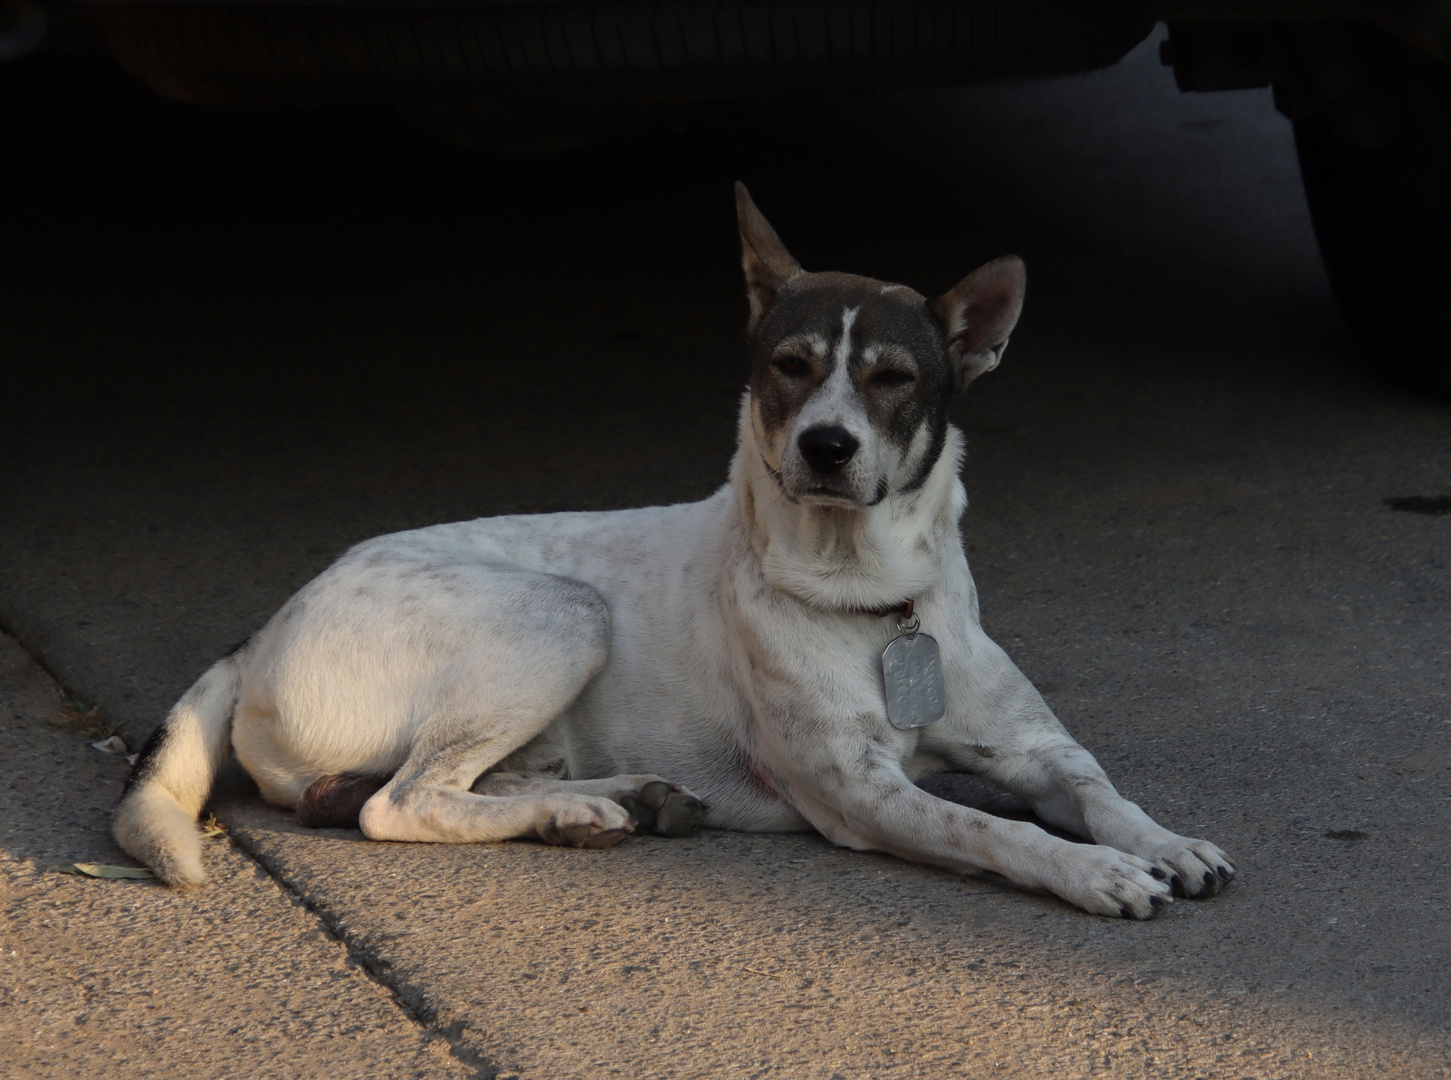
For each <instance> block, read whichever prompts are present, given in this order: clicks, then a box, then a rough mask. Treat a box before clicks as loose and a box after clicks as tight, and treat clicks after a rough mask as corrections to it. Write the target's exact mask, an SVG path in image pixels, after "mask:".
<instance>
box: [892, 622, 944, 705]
mask: <svg viewBox="0 0 1451 1080" xmlns="http://www.w3.org/2000/svg"><path fill="white" fill-rule="evenodd" d="M913 621H914V622H915V616H914V617H913ZM882 681H883V682H884V683H885V684H886V687H887V719H888V720H890V721H891V722H892V726H893V727H894V728H900V729H901V730H902V731H911V730H912V729H913V728H919V727H926V726H927V725H928V724H935V723H937V721H939V720H941V719H942V717H943V715H944V714H945V713H946V712H947V687H946V686H945V685H944V683H943V681H942V654H941V652H940V651H939V650H938V648H937V639H936V638H934V637H932V636H931V635H930V634H919V633H917V632H916V629H915V627H914V628H912V629H911V630H909V631H907V632H906V633H903V634H902V635H901V636H900V637H894V638H893V639H892V640H891V641H889V642H887V647H886V648H885V649H883V650H882Z"/></svg>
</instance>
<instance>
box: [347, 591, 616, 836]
mask: <svg viewBox="0 0 1451 1080" xmlns="http://www.w3.org/2000/svg"><path fill="white" fill-rule="evenodd" d="M490 577H491V578H492V581H491V582H488V583H487V587H486V588H485V589H484V590H483V591H482V592H481V593H480V594H479V596H477V597H473V598H472V599H475V600H484V601H486V602H487V603H489V604H490V605H492V606H493V611H492V613H491V617H489V618H488V619H487V620H482V619H481V620H480V623H481V624H482V623H483V622H485V621H487V622H489V623H493V624H494V626H493V628H492V629H493V632H492V633H484V634H480V633H478V631H477V630H476V629H475V630H474V633H473V634H472V635H471V636H470V638H469V639H468V641H469V644H468V651H467V653H466V654H465V655H463V656H461V657H460V662H459V663H458V664H455V665H453V666H452V670H450V671H448V672H447V675H446V680H447V682H446V686H445V687H444V688H442V689H440V691H439V693H438V696H437V697H436V698H435V699H434V701H433V705H434V708H433V712H432V715H431V716H429V717H428V719H427V720H425V721H424V723H423V724H422V725H421V726H420V727H419V729H418V730H417V732H416V734H415V735H414V737H413V740H412V745H411V747H410V749H409V753H408V755H407V757H406V759H405V760H404V761H403V764H402V765H401V766H400V767H399V768H398V770H397V772H395V773H394V774H393V776H392V778H391V779H389V781H388V782H387V783H386V784H384V785H383V787H382V788H381V789H380V790H379V791H378V792H377V793H376V794H375V795H373V796H372V797H371V798H369V799H368V800H367V802H366V803H364V804H363V807H362V811H361V813H360V814H359V819H358V824H359V826H360V827H361V828H362V830H363V833H364V835H366V836H367V837H369V838H370V839H373V840H405V841H406V840H417V841H432V842H436V843H475V842H480V841H495V840H510V839H515V838H520V837H537V838H539V839H542V840H545V841H548V842H550V843H561V844H570V845H573V846H576V847H608V846H611V845H612V844H615V843H618V842H619V841H620V840H622V839H624V837H625V836H626V835H627V834H628V833H630V832H631V831H633V829H634V825H635V823H634V821H633V820H632V819H631V817H630V815H629V813H628V811H626V809H625V808H624V807H623V806H621V805H620V804H619V803H618V802H615V801H613V800H612V799H610V798H608V797H607V796H605V795H596V794H585V793H581V792H560V791H531V792H523V793H517V794H479V793H476V792H474V791H471V790H470V788H471V787H472V785H473V784H474V781H475V780H476V779H477V778H478V777H479V776H480V775H481V774H483V773H484V772H485V771H487V770H488V769H490V768H492V767H493V766H495V765H497V764H498V763H499V762H500V761H502V760H503V759H504V758H505V757H507V756H508V755H509V754H511V753H513V752H514V751H516V750H517V749H519V748H520V747H521V746H523V745H525V744H526V743H528V742H529V741H530V740H531V739H534V738H535V737H536V736H538V735H539V734H540V733H542V732H543V731H544V730H545V729H546V728H547V727H548V726H549V725H550V723H552V722H553V721H554V720H555V718H556V717H558V716H559V714H560V713H561V712H563V711H564V709H565V708H567V707H568V706H569V704H570V703H571V702H572V701H573V700H574V699H575V698H576V697H577V696H578V695H579V692H580V691H581V690H582V689H583V688H584V686H585V684H586V683H588V682H589V680H590V679H592V678H593V677H594V676H595V675H596V674H597V673H598V672H599V670H600V668H601V667H603V666H604V663H605V660H606V658H607V655H608V645H609V613H608V610H607V608H606V607H605V604H604V600H603V599H602V598H601V597H600V595H599V594H598V593H597V592H595V591H594V590H593V589H592V588H590V587H589V586H587V585H584V584H581V583H580V582H577V581H571V580H569V579H565V578H556V577H550V576H548V575H541V574H527V573H520V574H514V573H511V572H507V571H505V572H497V573H492V574H491V575H490ZM471 606H472V605H471ZM505 612H513V613H515V614H516V615H517V618H516V619H514V620H510V621H509V622H508V623H507V625H506V626H504V627H500V626H499V620H498V616H499V615H500V614H503V613H505Z"/></svg>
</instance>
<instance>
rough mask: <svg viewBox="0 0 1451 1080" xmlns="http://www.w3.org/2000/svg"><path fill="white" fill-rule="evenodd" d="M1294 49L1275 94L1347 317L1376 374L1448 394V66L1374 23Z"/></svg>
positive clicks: (1325, 33) (1316, 33)
mask: <svg viewBox="0 0 1451 1080" xmlns="http://www.w3.org/2000/svg"><path fill="white" fill-rule="evenodd" d="M1311 35H1313V36H1311ZM1332 35H1333V36H1332ZM1294 46H1295V47H1294V50H1293V56H1294V59H1295V70H1296V78H1295V80H1294V81H1293V83H1292V84H1291V85H1290V86H1289V87H1277V88H1276V89H1277V91H1279V92H1280V94H1281V98H1282V108H1284V110H1285V111H1286V112H1287V113H1289V115H1290V116H1291V118H1292V119H1294V122H1295V125H1294V126H1295V143H1296V147H1297V149H1298V152H1299V158H1300V171H1301V176H1302V178H1303V180H1304V184H1305V194H1306V197H1307V200H1308V202H1309V206H1310V214H1311V217H1312V219H1313V221H1314V225H1315V233H1316V237H1317V239H1318V240H1319V243H1320V252H1321V256H1322V258H1323V260H1324V263H1325V269H1326V272H1327V274H1328V276H1329V278H1330V284H1331V287H1332V288H1333V290H1334V292H1335V296H1336V299H1337V300H1338V301H1339V303H1340V307H1341V309H1342V311H1343V312H1344V314H1345V318H1346V322H1347V323H1348V324H1349V326H1350V329H1351V331H1352V333H1354V334H1355V336H1356V338H1357V339H1358V341H1359V343H1360V345H1361V346H1362V348H1363V350H1364V353H1365V355H1366V357H1367V358H1368V359H1369V360H1370V362H1371V363H1372V364H1373V365H1374V366H1375V367H1376V368H1378V369H1379V370H1380V371H1382V372H1383V373H1385V374H1387V375H1390V376H1391V377H1393V378H1396V379H1398V380H1400V381H1402V382H1406V383H1409V384H1412V385H1414V386H1415V387H1417V388H1419V389H1422V390H1428V391H1431V392H1433V393H1436V394H1439V395H1451V69H1448V68H1447V67H1446V66H1445V65H1443V64H1440V63H1438V62H1437V61H1435V60H1433V59H1431V58H1430V57H1427V56H1425V55H1424V54H1421V53H1419V52H1416V51H1414V50H1412V49H1411V48H1409V47H1407V46H1404V45H1402V44H1400V43H1398V42H1396V41H1393V40H1391V39H1389V38H1387V37H1384V36H1383V35H1379V34H1378V33H1376V32H1375V31H1372V30H1370V29H1368V28H1358V29H1354V30H1351V29H1346V30H1344V31H1343V32H1341V33H1339V34H1338V35H1337V34H1336V32H1335V31H1334V30H1333V29H1327V28H1323V27H1322V28H1312V29H1311V30H1310V31H1309V32H1308V33H1307V34H1305V35H1301V37H1300V38H1298V39H1297V40H1296V41H1295V42H1294Z"/></svg>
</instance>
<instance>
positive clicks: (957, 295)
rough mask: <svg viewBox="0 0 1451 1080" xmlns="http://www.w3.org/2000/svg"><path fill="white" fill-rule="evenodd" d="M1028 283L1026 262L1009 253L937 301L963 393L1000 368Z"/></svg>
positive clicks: (935, 311)
mask: <svg viewBox="0 0 1451 1080" xmlns="http://www.w3.org/2000/svg"><path fill="white" fill-rule="evenodd" d="M1027 282H1028V273H1027V269H1026V268H1025V267H1024V266H1023V260H1022V259H1020V258H1018V257H1017V256H1016V255H1005V256H1003V257H1002V258H1001V259H994V260H993V261H992V262H990V263H988V264H987V265H986V266H979V267H978V268H977V269H976V270H974V271H973V272H972V273H970V274H968V275H967V277H965V278H963V279H962V280H961V281H959V282H958V283H957V284H956V285H955V286H953V287H952V289H951V290H950V291H949V292H947V293H945V294H944V295H942V296H939V297H938V298H937V299H936V300H934V301H932V304H931V309H932V314H933V315H935V316H937V321H938V322H939V323H941V324H942V336H943V338H944V339H945V340H946V342H947V356H948V359H949V360H951V361H952V379H953V384H954V386H955V387H956V389H958V390H959V391H960V390H962V389H964V388H965V387H966V386H967V384H968V383H970V382H972V380H973V379H975V378H977V377H978V376H979V375H981V374H982V373H983V372H985V371H991V370H992V369H993V368H995V367H997V366H998V361H999V360H1001V359H1002V357H1003V350H1004V349H1006V348H1007V347H1008V335H1009V334H1011V333H1012V332H1013V327H1015V326H1017V325H1018V315H1019V314H1020V313H1021V312H1022V310H1023V290H1024V288H1025V287H1026V286H1027Z"/></svg>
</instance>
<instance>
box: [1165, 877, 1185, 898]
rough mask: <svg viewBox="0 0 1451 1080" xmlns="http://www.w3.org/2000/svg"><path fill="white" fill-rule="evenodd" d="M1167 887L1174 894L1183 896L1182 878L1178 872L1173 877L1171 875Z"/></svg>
mask: <svg viewBox="0 0 1451 1080" xmlns="http://www.w3.org/2000/svg"><path fill="white" fill-rule="evenodd" d="M1169 888H1170V890H1171V891H1172V892H1173V893H1174V895H1175V896H1183V895H1184V879H1183V878H1181V877H1180V876H1179V875H1178V874H1175V875H1174V876H1173V877H1171V878H1170V879H1169Z"/></svg>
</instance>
